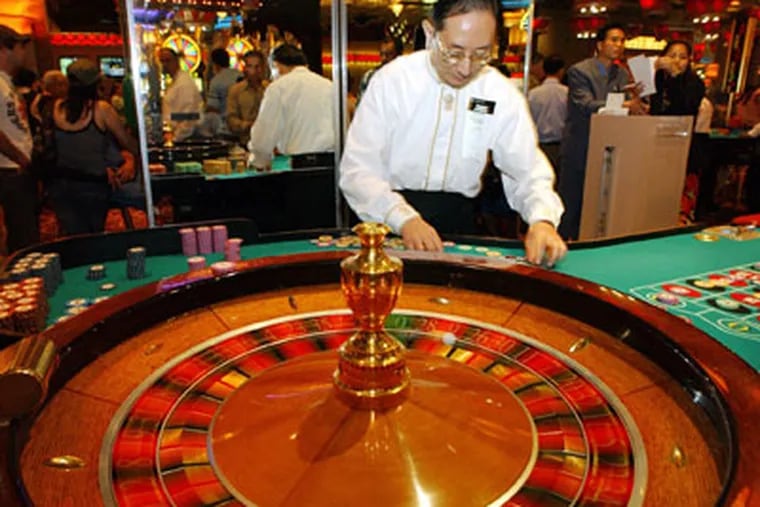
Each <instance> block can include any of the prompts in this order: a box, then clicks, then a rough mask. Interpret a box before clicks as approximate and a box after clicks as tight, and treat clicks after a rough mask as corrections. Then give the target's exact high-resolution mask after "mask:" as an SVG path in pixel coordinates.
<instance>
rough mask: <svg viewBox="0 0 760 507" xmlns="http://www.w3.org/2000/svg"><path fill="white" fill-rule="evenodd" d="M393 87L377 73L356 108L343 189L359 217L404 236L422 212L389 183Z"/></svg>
mask: <svg viewBox="0 0 760 507" xmlns="http://www.w3.org/2000/svg"><path fill="white" fill-rule="evenodd" d="M390 79H393V77H392V76H391V77H390ZM391 84H392V83H390V82H389V78H388V76H387V74H384V73H377V74H376V75H375V76H374V77H373V78H372V80H371V81H370V83H369V86H368V87H367V91H366V92H365V94H364V98H363V99H362V102H361V106H360V107H358V108H356V114H355V116H354V119H353V121H352V122H351V126H350V127H349V129H348V136H347V138H346V147H345V150H344V151H343V158H342V159H341V163H340V179H339V186H340V189H341V191H342V192H343V195H344V196H345V197H346V201H348V204H349V205H350V206H351V208H352V209H353V210H354V211H355V212H356V214H357V215H358V216H359V218H361V219H362V220H366V221H373V222H382V223H385V224H388V225H389V226H390V227H391V229H392V230H393V232H395V233H396V234H400V233H401V232H402V231H401V229H402V227H403V225H404V224H405V223H406V222H407V221H408V220H410V219H411V218H414V217H419V213H417V211H416V210H415V209H414V208H412V207H411V206H410V205H409V204H408V203H407V202H406V201H405V200H404V198H403V197H402V196H401V195H400V194H399V193H397V192H394V191H393V190H392V189H391V185H390V181H389V180H390V168H389V167H388V163H389V162H388V161H389V159H390V151H391V150H392V149H393V146H392V142H393V141H392V139H391V133H392V128H393V124H394V121H393V118H392V117H391V116H392V114H391V112H390V104H392V103H395V100H394V98H393V91H391V90H389V85H391ZM257 123H258V122H257Z"/></svg>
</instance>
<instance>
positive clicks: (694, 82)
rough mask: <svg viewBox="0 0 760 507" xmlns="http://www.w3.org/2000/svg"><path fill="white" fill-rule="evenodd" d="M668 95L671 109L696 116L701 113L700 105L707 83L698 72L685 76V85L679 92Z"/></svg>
mask: <svg viewBox="0 0 760 507" xmlns="http://www.w3.org/2000/svg"><path fill="white" fill-rule="evenodd" d="M672 95H673V96H672V97H668V98H669V99H670V103H671V109H672V110H673V111H675V112H678V113H680V114H685V115H691V116H694V117H696V116H697V114H699V105H700V104H701V103H702V97H704V96H705V85H704V83H702V80H701V79H699V77H698V76H697V75H696V74H691V73H690V74H688V75H687V76H684V82H683V86H682V87H681V88H680V90H678V93H675V94H672Z"/></svg>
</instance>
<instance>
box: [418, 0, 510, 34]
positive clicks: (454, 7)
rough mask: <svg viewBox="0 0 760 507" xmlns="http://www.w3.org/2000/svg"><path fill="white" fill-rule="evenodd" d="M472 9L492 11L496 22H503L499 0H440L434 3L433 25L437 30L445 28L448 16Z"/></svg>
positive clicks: (465, 12)
mask: <svg viewBox="0 0 760 507" xmlns="http://www.w3.org/2000/svg"><path fill="white" fill-rule="evenodd" d="M472 11H490V12H491V13H492V14H493V16H494V19H495V20H496V23H497V24H499V23H500V22H501V14H500V8H499V3H498V2H497V0H438V1H437V2H436V3H435V4H434V5H433V19H432V21H433V26H434V27H435V29H436V30H443V22H444V21H446V18H450V17H452V16H458V15H459V14H467V13H468V12H472Z"/></svg>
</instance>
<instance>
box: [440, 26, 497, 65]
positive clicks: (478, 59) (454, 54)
mask: <svg viewBox="0 0 760 507" xmlns="http://www.w3.org/2000/svg"><path fill="white" fill-rule="evenodd" d="M433 40H434V41H435V44H436V46H438V51H440V53H441V56H442V57H443V61H444V62H445V63H447V64H449V65H451V66H456V65H459V64H460V63H462V62H463V61H464V60H470V63H472V65H473V66H474V67H482V66H484V65H486V64H487V63H488V62H490V61H491V48H488V49H476V50H475V51H473V52H472V53H470V54H469V55H468V54H467V52H466V51H464V50H462V49H450V48H447V47H446V46H445V45H444V44H443V42H442V41H441V36H440V34H439V33H436V34H435V39H433Z"/></svg>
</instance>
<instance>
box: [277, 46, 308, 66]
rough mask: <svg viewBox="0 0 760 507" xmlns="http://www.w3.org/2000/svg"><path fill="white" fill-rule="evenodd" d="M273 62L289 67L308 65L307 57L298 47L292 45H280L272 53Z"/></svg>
mask: <svg viewBox="0 0 760 507" xmlns="http://www.w3.org/2000/svg"><path fill="white" fill-rule="evenodd" d="M272 60H274V61H275V62H277V63H281V64H283V65H287V66H289V67H295V66H297V65H306V64H307V63H308V62H307V61H306V55H305V54H304V52H303V51H301V50H300V49H299V48H298V47H296V46H294V45H292V44H280V45H279V46H277V47H276V48H275V50H274V51H273V52H272Z"/></svg>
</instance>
